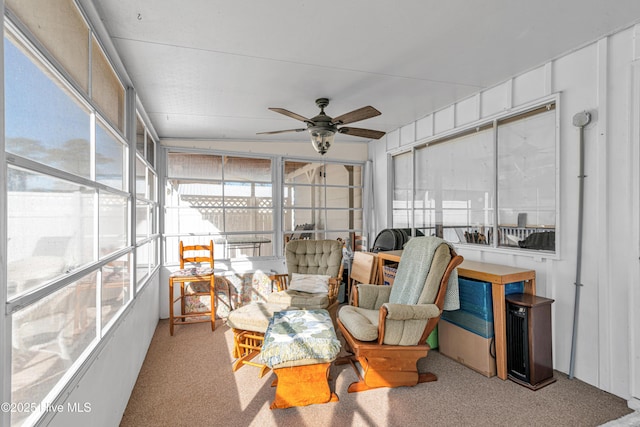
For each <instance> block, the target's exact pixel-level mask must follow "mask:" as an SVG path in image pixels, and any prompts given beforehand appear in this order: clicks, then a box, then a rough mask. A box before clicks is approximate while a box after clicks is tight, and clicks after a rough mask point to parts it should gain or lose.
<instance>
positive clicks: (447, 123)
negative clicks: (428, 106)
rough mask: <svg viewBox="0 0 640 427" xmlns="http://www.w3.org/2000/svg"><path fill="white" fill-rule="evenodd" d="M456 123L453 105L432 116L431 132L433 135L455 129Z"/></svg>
mask: <svg viewBox="0 0 640 427" xmlns="http://www.w3.org/2000/svg"><path fill="white" fill-rule="evenodd" d="M455 123H456V109H455V105H450V106H449V107H447V108H443V109H442V110H440V111H436V112H435V114H434V121H433V130H434V134H436V135H437V134H439V133H442V132H446V131H448V130H451V129H453V128H454V127H455Z"/></svg>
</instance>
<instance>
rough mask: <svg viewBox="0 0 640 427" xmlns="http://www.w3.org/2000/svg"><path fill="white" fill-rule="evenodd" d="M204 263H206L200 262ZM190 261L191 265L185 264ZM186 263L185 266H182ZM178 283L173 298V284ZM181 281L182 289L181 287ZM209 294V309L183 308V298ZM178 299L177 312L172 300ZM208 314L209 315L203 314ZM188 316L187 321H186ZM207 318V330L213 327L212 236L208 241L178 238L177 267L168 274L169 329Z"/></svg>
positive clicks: (213, 279)
mask: <svg viewBox="0 0 640 427" xmlns="http://www.w3.org/2000/svg"><path fill="white" fill-rule="evenodd" d="M202 263H208V264H209V265H208V266H206V267H205V266H202ZM189 265H192V267H189ZM185 266H186V267H185ZM176 283H179V284H180V296H179V297H177V298H175V296H174V292H173V286H174V284H176ZM185 284H187V286H186V290H185ZM207 296H208V297H209V298H211V310H210V311H194V312H187V307H186V304H185V301H186V298H190V297H207ZM178 301H180V309H181V311H180V314H179V315H177V314H175V313H174V304H175V303H176V302H178ZM207 317H209V318H210V319H209V318H207ZM187 320H188V321H187ZM208 321H211V330H212V331H213V330H215V328H216V304H215V277H214V273H213V240H210V241H209V245H189V246H185V245H184V244H183V243H182V241H180V270H178V271H175V272H174V273H172V274H171V276H169V333H170V334H171V335H173V327H174V325H185V324H189V323H201V322H208Z"/></svg>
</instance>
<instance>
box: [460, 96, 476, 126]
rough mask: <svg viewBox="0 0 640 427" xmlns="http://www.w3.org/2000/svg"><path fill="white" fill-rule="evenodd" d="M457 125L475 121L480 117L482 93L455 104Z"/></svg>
mask: <svg viewBox="0 0 640 427" xmlns="http://www.w3.org/2000/svg"><path fill="white" fill-rule="evenodd" d="M455 109H456V126H462V125H465V124H467V123H471V122H475V121H476V120H478V119H480V95H474V96H472V97H470V98H467V99H463V100H462V101H460V102H458V103H457V104H456V105H455Z"/></svg>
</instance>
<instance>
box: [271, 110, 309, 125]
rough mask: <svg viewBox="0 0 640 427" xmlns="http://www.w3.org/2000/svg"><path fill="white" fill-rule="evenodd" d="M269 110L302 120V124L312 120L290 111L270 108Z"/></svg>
mask: <svg viewBox="0 0 640 427" xmlns="http://www.w3.org/2000/svg"><path fill="white" fill-rule="evenodd" d="M269 110H271V111H275V112H276V113H280V114H284V115H285V116H288V117H291V118H292V119H296V120H300V121H301V122H309V121H310V120H309V119H307V118H306V117H304V116H301V115H300V114H296V113H293V112H291V111H289V110H285V109H284V108H273V107H270V108H269Z"/></svg>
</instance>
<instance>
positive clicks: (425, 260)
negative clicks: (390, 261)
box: [389, 236, 451, 304]
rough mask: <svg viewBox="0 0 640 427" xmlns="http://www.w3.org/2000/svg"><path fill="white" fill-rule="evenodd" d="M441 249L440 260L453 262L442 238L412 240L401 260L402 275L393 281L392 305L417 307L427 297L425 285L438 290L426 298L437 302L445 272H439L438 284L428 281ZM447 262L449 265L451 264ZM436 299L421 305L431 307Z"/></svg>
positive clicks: (399, 270) (399, 274)
mask: <svg viewBox="0 0 640 427" xmlns="http://www.w3.org/2000/svg"><path fill="white" fill-rule="evenodd" d="M438 249H440V250H439V251H438V254H439V256H438V258H439V257H440V256H444V257H446V256H447V255H448V254H449V255H448V256H449V259H450V258H451V256H450V251H449V247H448V245H447V242H445V241H444V240H442V239H440V238H438V237H433V236H425V237H414V238H412V239H411V240H409V243H407V244H406V245H405V248H404V251H403V253H402V257H401V258H400V265H398V272H397V273H396V278H395V280H394V281H393V287H392V289H391V295H390V296H389V302H391V303H397V304H417V303H418V302H419V300H420V297H421V296H422V295H423V290H424V286H425V284H426V285H429V287H435V291H433V290H432V289H427V290H426V294H424V295H425V296H428V297H429V298H433V299H435V296H436V294H437V292H438V288H439V287H440V279H441V278H442V273H443V271H440V272H439V273H440V274H439V275H437V280H430V281H427V278H428V275H429V272H430V270H431V264H432V261H433V258H434V256H435V254H436V251H437V250H438ZM446 262H447V263H448V262H449V260H447V261H446ZM445 269H446V264H445ZM432 277H436V275H432ZM425 299H427V298H425ZM433 299H432V300H431V301H428V300H425V301H420V302H422V303H425V304H430V303H433Z"/></svg>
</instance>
